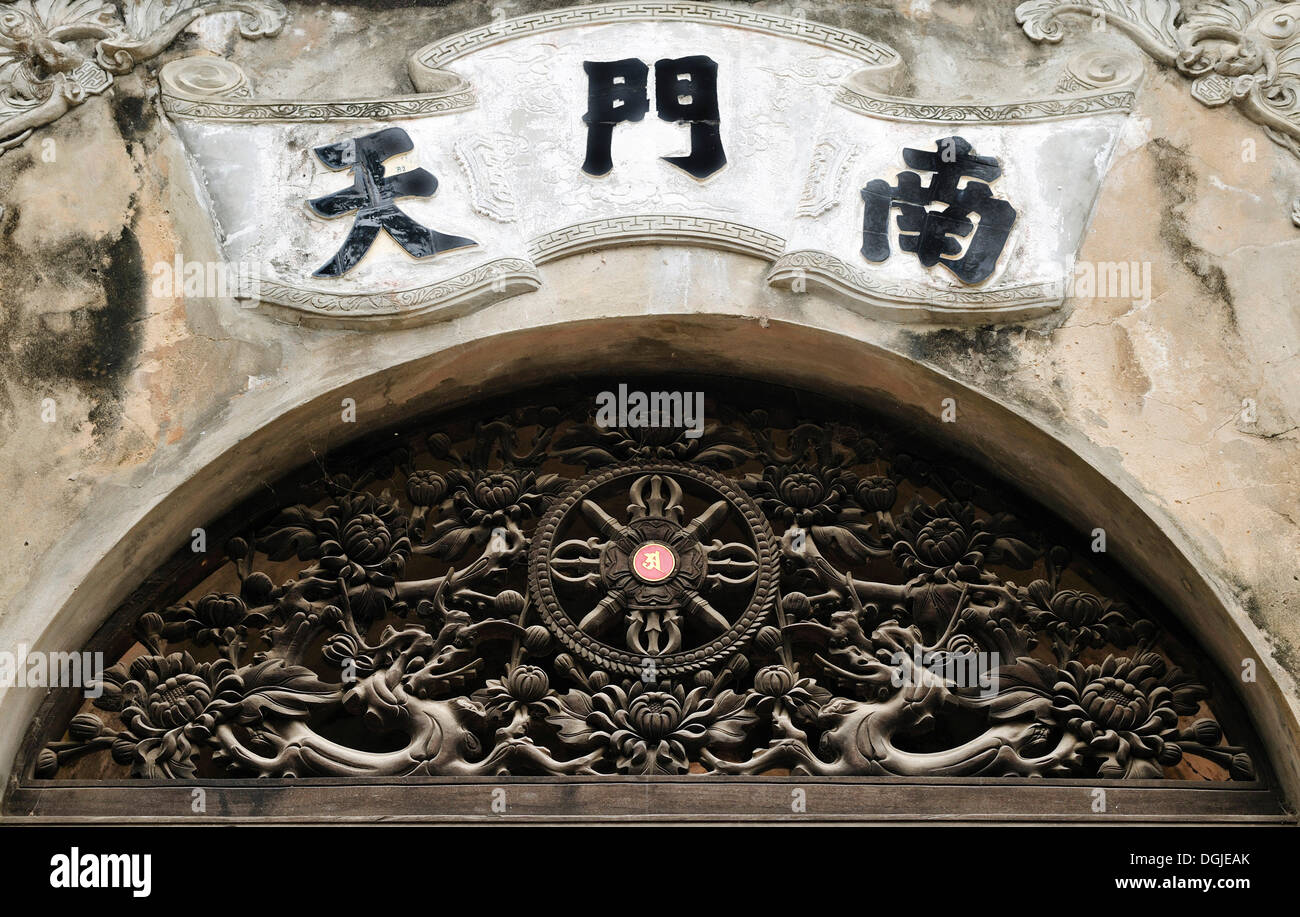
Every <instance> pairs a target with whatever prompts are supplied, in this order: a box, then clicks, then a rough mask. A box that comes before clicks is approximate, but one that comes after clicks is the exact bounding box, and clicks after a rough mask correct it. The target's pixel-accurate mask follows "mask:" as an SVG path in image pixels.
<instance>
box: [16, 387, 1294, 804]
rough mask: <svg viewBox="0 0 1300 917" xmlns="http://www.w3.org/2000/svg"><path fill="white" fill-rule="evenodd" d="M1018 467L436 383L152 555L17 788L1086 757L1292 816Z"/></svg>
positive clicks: (934, 773)
mask: <svg viewBox="0 0 1300 917" xmlns="http://www.w3.org/2000/svg"><path fill="white" fill-rule="evenodd" d="M652 408H653V409H654V413H655V415H656V416H655V417H653V418H651V416H650V411H651V409H652ZM611 409H612V411H613V414H612V415H611V414H609V413H608V411H609V410H611ZM660 409H663V410H665V411H666V412H667V414H668V417H667V418H664V417H663V416H662V413H661V410H660ZM701 409H702V413H701ZM602 412H604V413H602ZM651 420H653V421H654V422H653V423H650V422H649V421H651ZM997 464H998V461H997V459H996V457H993V456H989V455H983V454H980V453H979V452H978V451H977V450H972V449H971V448H970V447H969V446H968V445H967V444H966V443H962V442H957V441H953V442H942V441H937V437H935V435H934V430H930V431H928V432H927V431H925V430H923V429H920V428H919V426H918V425H917V424H915V423H909V422H908V421H907V420H906V419H905V418H900V417H897V416H896V417H893V418H888V417H885V416H883V415H882V413H881V412H879V411H873V410H871V409H870V407H864V406H863V405H861V404H853V403H849V402H845V401H840V400H837V399H835V398H833V397H828V396H826V395H823V394H814V393H809V392H806V391H800V390H796V389H791V388H786V387H777V386H772V385H767V384H762V383H760V382H757V381H755V380H752V379H743V378H738V377H737V376H735V375H728V376H718V375H707V376H703V375H702V376H694V377H688V376H682V375H676V374H675V375H674V376H672V377H671V378H670V379H666V378H656V377H653V376H639V377H631V376H629V377H611V376H609V375H605V376H588V375H584V374H581V373H576V372H575V373H572V374H567V375H566V378H565V379H564V380H563V382H562V383H559V382H553V384H552V385H550V386H548V387H547V388H546V389H544V390H536V389H533V390H525V391H519V392H513V393H503V394H500V395H498V396H497V397H495V398H492V399H486V400H481V401H478V402H476V403H475V404H473V405H472V406H471V407H465V408H462V409H460V410H458V411H457V410H453V411H450V412H442V413H435V414H425V415H423V416H420V417H417V418H415V419H413V420H409V421H405V422H403V423H401V424H399V425H397V426H394V427H390V428H388V429H385V430H381V431H378V432H376V433H374V434H372V435H370V436H367V437H364V438H363V439H362V440H360V441H357V442H353V443H350V444H348V445H347V446H345V447H343V448H340V449H338V450H335V451H334V452H331V453H330V454H328V455H325V456H323V457H321V458H319V459H318V460H317V461H315V462H313V463H312V464H311V465H310V466H308V467H305V468H302V469H299V470H298V471H297V472H295V473H293V474H291V475H289V476H287V477H285V478H284V479H282V480H281V481H278V482H275V483H274V484H272V485H271V486H270V487H269V488H267V489H266V490H264V491H263V493H261V494H259V495H257V496H255V497H254V498H253V499H251V500H250V501H248V502H246V503H245V504H244V505H243V506H241V507H238V508H236V509H235V510H234V511H232V512H230V513H228V514H226V515H225V518H224V519H223V520H221V521H219V522H216V523H215V524H212V525H210V526H209V527H208V531H209V532H210V537H212V538H213V539H214V542H220V543H221V544H223V545H225V547H226V550H225V552H224V553H222V552H217V551H213V552H210V553H209V554H206V555H202V556H196V555H195V554H194V553H193V552H190V551H182V552H179V553H178V554H177V556H176V557H175V558H174V559H173V560H172V561H171V562H169V563H168V564H166V565H165V566H164V567H163V568H161V569H160V570H159V571H158V572H157V573H156V574H155V575H154V576H151V577H150V578H149V580H148V581H147V582H146V583H145V585H144V586H143V587H141V588H140V589H138V590H137V591H136V592H135V594H134V595H133V596H132V597H131V598H130V599H128V601H127V602H126V603H125V604H124V605H123V607H122V608H121V609H120V610H119V611H118V612H117V613H116V614H115V615H114V617H113V618H112V619H111V620H110V621H109V622H108V623H107V624H106V625H105V626H104V627H103V628H102V629H101V630H100V633H99V635H98V636H97V637H96V638H95V639H94V641H93V642H92V646H94V647H96V648H99V649H102V650H103V651H104V652H106V653H109V654H110V655H112V656H113V658H118V657H120V662H119V663H118V665H116V666H115V667H114V669H112V670H110V674H109V676H108V678H107V680H106V682H105V688H106V690H105V692H104V695H103V697H101V698H99V699H97V700H96V701H94V702H87V703H85V704H82V705H81V709H77V707H78V701H79V699H78V698H77V697H76V696H75V694H74V695H72V696H64V697H61V698H53V699H52V700H51V701H50V703H49V704H47V708H46V709H45V711H44V712H43V713H42V714H41V715H40V716H38V720H37V724H36V725H35V726H34V727H33V729H32V730H31V732H30V734H29V740H28V743H27V745H26V746H25V749H24V752H23V754H22V755H21V757H20V762H19V765H20V767H19V769H18V770H17V771H16V773H17V775H18V786H17V787H16V788H15V789H13V790H11V792H10V794H9V796H8V798H7V802H6V805H7V806H8V808H9V810H10V811H11V812H12V811H15V810H21V811H24V812H37V813H39V814H85V813H88V812H91V811H94V812H97V813H102V814H107V813H109V812H118V813H129V812H131V811H139V806H140V804H141V801H142V800H143V799H145V798H151V799H154V800H163V799H171V798H172V797H176V798H177V799H179V798H180V794H181V793H188V790H187V789H185V787H186V786H187V784H188V781H192V780H199V781H201V782H202V783H203V784H204V785H205V786H207V787H209V788H215V789H217V790H218V791H219V795H220V798H221V800H222V803H221V806H222V809H221V814H222V815H229V816H235V817H253V816H257V815H269V816H272V817H276V818H310V817H311V815H312V814H313V813H314V812H318V811H321V809H322V807H328V808H329V809H330V810H331V811H332V812H334V813H336V814H347V815H352V816H356V817H368V816H369V817H391V816H394V815H398V816H408V817H416V818H455V819H473V818H477V817H492V816H494V815H497V814H500V813H499V812H495V811H494V810H493V809H492V807H491V806H492V802H493V800H494V799H495V797H494V796H493V793H495V792H496V791H497V790H500V791H501V792H502V793H503V794H504V795H503V797H502V798H503V799H505V800H506V802H505V803H503V804H505V805H507V806H513V807H514V808H513V810H510V811H512V812H513V813H514V814H518V815H521V816H523V817H533V818H540V819H559V818H565V817H574V816H576V817H585V818H593V819H599V818H603V817H609V816H611V815H613V816H619V815H624V816H637V817H655V818H663V819H682V818H690V817H705V818H771V817H777V816H780V815H785V814H799V813H800V809H799V808H798V807H797V804H798V801H799V798H800V797H799V795H798V793H803V794H804V797H803V798H804V799H805V801H806V798H807V794H808V793H810V792H814V793H815V794H816V795H817V796H818V797H819V799H820V802H819V804H818V805H819V806H820V811H819V812H816V814H817V815H818V816H819V817H822V818H830V819H839V818H850V819H851V818H865V819H870V818H903V819H907V818H928V817H933V816H935V815H945V814H946V815H947V816H948V817H952V818H957V819H969V820H973V819H982V818H999V817H1002V818H1013V819H1014V818H1053V819H1061V818H1072V817H1078V818H1087V817H1092V816H1093V815H1095V814H1096V813H1095V810H1094V809H1093V808H1092V807H1091V805H1090V802H1091V797H1090V795H1089V794H1090V792H1091V789H1092V788H1095V787H1097V786H1098V785H1099V784H1100V785H1103V786H1105V787H1107V788H1111V789H1112V790H1113V792H1114V793H1115V794H1116V796H1117V798H1119V799H1123V800H1124V806H1123V807H1122V808H1121V807H1114V806H1112V811H1113V813H1114V814H1122V815H1123V816H1125V817H1137V818H1139V819H1143V820H1152V821H1156V820H1166V819H1171V818H1178V819H1181V818H1188V819H1191V820H1212V819H1215V818H1233V819H1237V818H1251V819H1270V818H1275V817H1280V815H1281V809H1280V806H1279V804H1278V802H1277V798H1276V796H1275V794H1274V793H1273V792H1272V790H1271V789H1270V788H1269V787H1270V786H1271V785H1272V782H1273V781H1272V778H1271V775H1270V768H1269V765H1268V762H1267V757H1268V756H1267V755H1266V754H1265V753H1264V752H1263V751H1262V748H1261V746H1260V743H1259V742H1258V740H1257V739H1256V738H1255V736H1254V731H1253V729H1252V727H1251V725H1250V723H1249V721H1248V717H1247V716H1246V715H1245V714H1244V711H1242V710H1241V709H1240V708H1239V707H1238V705H1237V703H1236V700H1235V698H1234V696H1233V691H1232V689H1231V687H1230V686H1229V684H1228V682H1227V681H1226V680H1225V679H1222V678H1220V677H1219V676H1217V675H1216V673H1215V671H1214V670H1215V664H1214V662H1213V660H1211V659H1210V658H1208V657H1207V655H1206V653H1205V652H1204V651H1203V650H1202V649H1200V648H1198V647H1197V645H1196V644H1197V640H1196V638H1195V637H1194V636H1192V635H1189V634H1188V633H1186V631H1185V629H1184V628H1183V627H1182V625H1181V624H1180V622H1179V615H1177V614H1176V613H1175V611H1176V608H1175V609H1168V608H1162V607H1161V606H1162V604H1163V603H1162V602H1161V601H1160V600H1158V599H1157V598H1156V597H1155V596H1154V595H1153V594H1152V593H1153V591H1158V590H1152V589H1150V588H1144V587H1143V586H1142V585H1140V584H1138V583H1137V582H1135V581H1134V580H1133V579H1131V578H1129V577H1128V576H1126V575H1125V574H1124V572H1123V571H1122V570H1120V569H1118V567H1117V565H1113V564H1111V563H1109V562H1108V560H1107V557H1106V554H1105V552H1094V551H1093V550H1092V544H1091V539H1092V538H1093V537H1094V536H1093V535H1092V534H1090V533H1087V532H1079V531H1077V530H1073V529H1072V527H1071V526H1070V525H1069V524H1068V523H1063V522H1061V521H1060V520H1057V519H1054V518H1052V514H1051V513H1050V512H1048V511H1046V510H1044V509H1043V508H1041V507H1038V506H1035V505H1034V501H1033V500H1032V499H1030V498H1029V497H1028V496H1027V495H1026V494H1024V493H1023V492H1021V491H1022V486H1021V482H1018V481H1014V480H1006V479H1005V478H1003V479H999V478H998V477H997V476H994V475H990V474H989V473H988V472H987V470H986V466H990V465H992V466H996V465H997ZM1076 486H1077V482H1076ZM1169 604H1175V606H1176V603H1173V602H1170V603H1169ZM290 776H292V777H295V778H305V779H296V780H294V781H290V782H288V783H286V782H285V781H284V780H283V779H281V778H285V777H290ZM256 778H262V779H256ZM265 778H271V779H270V782H269V783H268V780H267V779H265ZM710 778H713V779H710ZM1025 778H1044V779H1041V780H1029V779H1025ZM178 781H184V782H183V783H180V784H179V785H178ZM395 781H396V782H395ZM629 784H636V785H637V789H635V790H630V789H629ZM814 787H815V790H814V789H813V788H814ZM412 793H414V794H415V795H414V796H412V795H411V794H412ZM142 794H145V795H142ZM413 799H415V800H418V801H417V802H416V803H414V804H413V803H412V800H413ZM792 806H795V807H794V808H792ZM816 808H817V807H814V809H816Z"/></svg>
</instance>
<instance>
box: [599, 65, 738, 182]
mask: <svg viewBox="0 0 1300 917" xmlns="http://www.w3.org/2000/svg"><path fill="white" fill-rule="evenodd" d="M582 69H583V70H584V71H586V73H587V113H586V114H585V115H583V116H582V120H583V122H584V123H585V124H586V125H587V156H586V159H585V160H583V163H582V171H584V172H586V173H587V174H588V175H594V176H597V177H599V176H601V175H608V174H609V173H610V171H611V170H612V169H613V168H614V163H613V160H612V158H611V156H610V147H611V145H612V143H613V139H614V127H615V126H616V125H618V124H622V123H623V122H627V121H632V122H636V121H640V120H642V119H643V118H645V116H646V112H648V111H649V110H650V97H649V95H648V93H647V90H646V84H647V79H648V77H649V74H650V68H648V67H647V66H646V65H645V63H643V62H642V61H639V60H637V59H636V58H635V57H629V58H625V59H623V60H616V61H584V62H583V64H582ZM655 108H656V109H657V110H658V112H659V119H660V120H661V121H671V122H673V123H675V124H682V123H685V124H689V125H690V126H691V151H690V153H689V154H688V155H686V156H664V157H662V158H663V160H664V161H665V162H670V163H672V164H673V165H675V166H677V167H678V168H679V169H682V170H683V171H684V172H686V173H687V174H688V175H690V176H692V177H693V178H698V179H705V178H708V177H709V176H710V175H712V174H713V173H715V172H717V171H718V170H719V169H721V168H722V167H723V166H725V165H726V164H727V155H726V153H725V152H723V149H722V134H721V127H720V123H719V121H720V118H721V116H720V114H719V112H718V65H717V64H716V63H715V62H714V61H713V60H712V59H711V58H708V57H705V56H704V55H700V54H697V55H694V56H692V57H679V58H675V59H670V58H665V59H663V60H659V61H656V62H655Z"/></svg>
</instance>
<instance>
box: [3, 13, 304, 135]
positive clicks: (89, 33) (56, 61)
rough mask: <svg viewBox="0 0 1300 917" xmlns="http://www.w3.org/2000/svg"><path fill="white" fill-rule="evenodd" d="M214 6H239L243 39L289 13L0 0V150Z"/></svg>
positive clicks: (270, 30) (266, 31)
mask: <svg viewBox="0 0 1300 917" xmlns="http://www.w3.org/2000/svg"><path fill="white" fill-rule="evenodd" d="M219 12H238V13H239V14H240V22H239V31H240V34H241V35H243V36H244V37H245V38H260V37H263V36H270V35H276V34H278V33H279V31H280V28H281V27H282V26H283V25H284V20H285V17H286V15H287V13H286V11H285V8H284V6H283V5H282V4H281V3H279V0H123V3H122V7H121V9H120V10H119V9H118V7H116V6H115V5H113V4H111V3H105V2H103V0H0V153H2V152H3V151H4V150H6V149H8V148H10V147H13V146H16V145H18V144H20V143H22V142H23V141H24V140H26V139H27V138H28V137H29V136H30V135H31V132H32V131H33V130H35V129H36V128H38V127H41V126H43V125H46V124H49V123H51V122H52V121H56V120H58V119H59V118H61V117H63V115H64V114H66V113H67V112H68V111H69V110H70V109H72V108H75V107H76V106H78V105H80V104H81V103H82V102H84V101H85V100H86V99H87V97H89V96H92V95H97V94H99V93H101V92H103V91H104V90H105V89H107V88H108V87H109V86H110V85H112V82H113V77H114V76H120V75H121V74H124V73H129V72H130V71H131V70H133V69H134V68H135V66H136V65H137V64H140V63H142V62H144V61H146V60H149V59H150V58H153V57H157V56H158V55H159V54H161V53H163V52H164V51H165V50H167V48H168V47H169V46H170V45H171V43H172V42H173V41H174V40H175V39H176V36H178V35H179V34H180V33H181V32H182V31H184V30H185V29H186V27H188V26H189V25H190V23H192V22H194V20H196V19H198V18H199V17H201V16H206V15H208V14H210V13H219Z"/></svg>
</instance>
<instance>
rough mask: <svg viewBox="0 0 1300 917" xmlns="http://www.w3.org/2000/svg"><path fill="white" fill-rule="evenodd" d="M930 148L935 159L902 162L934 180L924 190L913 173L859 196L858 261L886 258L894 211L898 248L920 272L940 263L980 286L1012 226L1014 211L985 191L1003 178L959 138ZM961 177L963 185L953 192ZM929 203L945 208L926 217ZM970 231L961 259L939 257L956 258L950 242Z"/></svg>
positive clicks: (912, 154) (917, 153)
mask: <svg viewBox="0 0 1300 917" xmlns="http://www.w3.org/2000/svg"><path fill="white" fill-rule="evenodd" d="M935 145H936V147H937V150H938V151H937V152H933V153H931V152H926V151H924V150H913V149H910V148H906V147H905V148H904V149H903V161H904V162H905V163H907V164H908V165H909V166H910V167H912V168H913V169H920V170H922V171H926V172H933V173H934V177H933V178H931V179H930V183H929V184H928V185H924V186H922V184H921V176H919V175H917V174H916V173H915V172H899V173H898V187H890V185H889V183H888V182H886V181H883V180H881V179H875V180H874V181H870V182H867V186H866V187H865V188H863V189H862V200H863V202H864V203H865V205H866V207H865V209H864V211H863V214H862V257H864V258H866V259H867V260H868V261H877V262H879V261H884V260H885V259H886V258H888V257H889V211H890V208H891V207H897V208H898V210H899V213H898V230H899V237H898V247H899V248H900V249H902V250H903V251H905V252H912V253H913V254H915V255H916V256H917V257H918V258H919V259H920V261H921V263H922V264H923V265H925V266H926V267H933V266H934V265H935V264H942V265H943V266H944V267H946V268H947V269H948V270H950V271H952V272H953V273H954V274H956V275H957V277H958V278H959V279H960V280H961V281H962V282H963V283H979V282H980V281H982V280H984V279H986V278H987V277H988V276H989V274H991V273H993V268H994V266H995V265H996V264H997V260H998V255H1000V254H1001V253H1002V247H1003V246H1004V245H1005V244H1006V241H1007V236H1008V235H1009V234H1010V232H1011V226H1012V224H1014V223H1015V221H1016V211H1015V208H1014V207H1012V206H1011V205H1010V204H1009V203H1007V202H1006V201H1004V200H999V199H998V198H995V197H994V196H993V192H992V191H991V190H990V188H989V186H988V185H987V184H985V182H990V181H993V180H994V179H995V178H997V177H998V176H999V175H1001V174H1002V169H1001V167H1000V166H999V165H998V161H997V160H996V159H994V158H993V157H991V156H975V155H972V153H971V145H970V144H969V143H967V142H966V141H965V140H963V139H962V138H961V137H945V138H944V139H942V140H940V141H938V143H936V144H935ZM962 178H967V179H969V180H968V181H967V182H966V184H965V186H964V187H962V188H958V187H957V183H958V181H960V180H961V179H962ZM975 179H980V180H979V181H976V180H975ZM929 204H946V205H947V206H946V207H945V208H944V209H942V210H927V209H926V207H927V205H929ZM971 214H976V215H978V216H979V227H978V228H976V226H975V224H974V223H973V222H972V221H971V220H970V219H969V217H970V215H971ZM972 229H975V234H974V235H973V236H972V237H971V240H970V244H969V245H968V246H967V248H966V254H965V255H963V256H962V257H961V258H956V259H953V258H941V257H940V255H956V254H958V253H959V252H961V242H959V241H958V239H956V238H953V237H954V236H957V237H964V236H966V235H967V234H969V233H970V231H971V230H972Z"/></svg>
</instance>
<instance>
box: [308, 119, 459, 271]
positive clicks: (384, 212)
mask: <svg viewBox="0 0 1300 917" xmlns="http://www.w3.org/2000/svg"><path fill="white" fill-rule="evenodd" d="M414 146H415V145H414V144H413V143H411V138H410V137H409V136H407V133H406V131H404V130H402V129H401V128H400V127H390V128H386V129H384V130H382V131H377V132H375V133H373V134H367V135H366V136H364V137H358V138H356V139H355V140H344V141H342V142H340V143H331V144H329V145H328V146H318V147H316V156H317V158H319V159H320V161H321V162H322V163H324V164H325V166H326V168H329V169H334V170H336V171H337V170H339V169H350V170H351V171H352V187H351V188H345V189H344V190H342V191H336V192H335V193H333V194H327V195H326V196H325V197H318V198H316V199H315V200H313V201H309V202H308V204H309V206H310V207H311V209H312V210H313V211H315V212H316V213H317V214H319V215H320V216H323V217H337V216H342V215H343V214H345V213H351V212H353V211H356V213H357V215H356V218H355V220H354V222H353V224H352V229H351V230H350V231H349V232H348V237H347V238H346V239H344V240H343V246H342V247H341V248H340V249H339V250H338V252H337V253H336V254H335V255H334V257H333V258H331V259H330V260H329V261H328V262H326V263H325V264H324V265H323V266H321V267H320V268H319V269H318V270H317V271H316V272H315V273H314V274H313V276H315V277H338V276H339V275H341V274H346V273H347V272H348V271H350V270H352V269H353V268H354V267H356V266H357V263H358V262H359V261H360V260H361V259H362V258H363V257H365V254H366V252H368V251H370V246H371V245H373V244H374V241H375V237H376V236H377V235H379V230H381V229H382V230H383V231H384V232H386V233H388V235H389V236H390V237H391V238H392V239H393V241H394V242H396V243H397V244H398V245H400V246H402V248H404V249H406V251H407V252H408V253H409V254H410V255H412V256H413V257H416V258H427V257H429V256H430V255H436V254H438V253H439V252H445V251H451V250H452V249H457V248H465V247H466V246H469V245H477V244H478V243H477V242H475V241H474V240H473V239H466V238H463V237H461V236H448V235H444V234H443V233H440V232H435V231H434V230H432V229H429V228H427V227H425V226H421V225H420V224H419V223H417V222H415V220H413V219H411V218H410V217H409V216H407V215H406V214H405V213H403V212H402V211H400V210H398V209H397V205H396V204H395V203H393V202H394V201H395V200H397V199H398V198H402V197H432V196H433V192H434V191H436V190H438V179H436V178H434V176H433V174H432V173H430V172H428V171H426V170H424V169H412V170H411V171H409V172H401V173H398V174H397V175H385V174H384V162H385V160H388V159H391V158H392V157H394V156H396V155H397V154H399V153H406V152H409V151H410V150H412V149H414Z"/></svg>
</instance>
